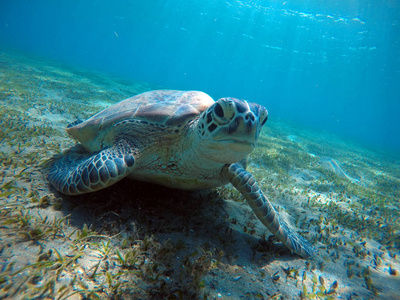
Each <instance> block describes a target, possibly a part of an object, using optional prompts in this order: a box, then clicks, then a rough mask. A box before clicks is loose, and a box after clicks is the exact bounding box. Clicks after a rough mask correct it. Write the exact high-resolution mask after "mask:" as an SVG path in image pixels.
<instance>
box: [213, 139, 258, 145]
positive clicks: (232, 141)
mask: <svg viewBox="0 0 400 300" xmlns="http://www.w3.org/2000/svg"><path fill="white" fill-rule="evenodd" d="M218 142H222V143H226V144H238V145H244V146H252V147H254V146H255V142H249V141H241V140H235V139H230V140H219V141H218Z"/></svg>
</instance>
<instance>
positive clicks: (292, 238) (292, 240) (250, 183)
mask: <svg viewBox="0 0 400 300" xmlns="http://www.w3.org/2000/svg"><path fill="white" fill-rule="evenodd" d="M222 176H224V177H226V178H227V179H228V180H229V181H230V183H232V185H233V186H234V187H235V188H236V189H237V190H238V191H239V192H240V193H241V194H242V195H243V196H244V197H245V198H246V200H247V202H248V203H249V205H250V206H251V208H252V209H253V211H254V213H255V214H256V216H257V217H258V219H260V221H261V222H262V223H263V224H264V225H265V226H266V227H267V228H268V229H269V231H271V233H272V234H274V235H275V236H276V237H277V238H278V239H279V240H280V241H281V242H282V243H283V244H285V245H286V246H287V247H288V248H289V249H290V250H291V251H292V252H294V253H296V254H298V255H300V256H301V257H304V258H307V257H311V256H313V255H315V254H316V251H315V249H314V247H313V245H311V243H310V242H309V241H307V240H306V239H305V238H303V237H302V236H300V235H298V234H297V233H296V232H295V231H293V230H292V229H291V228H290V227H289V226H288V225H287V224H286V223H285V222H284V221H283V220H281V218H280V217H279V215H278V213H277V212H276V210H275V209H274V207H273V206H272V204H271V203H270V202H269V200H268V199H267V197H265V195H264V194H263V192H262V191H261V189H260V188H259V187H258V184H257V182H256V180H255V179H254V177H253V176H252V175H251V174H250V173H249V172H247V171H246V170H245V169H243V168H242V167H241V166H240V165H239V164H231V165H226V166H225V167H224V168H223V170H222Z"/></svg>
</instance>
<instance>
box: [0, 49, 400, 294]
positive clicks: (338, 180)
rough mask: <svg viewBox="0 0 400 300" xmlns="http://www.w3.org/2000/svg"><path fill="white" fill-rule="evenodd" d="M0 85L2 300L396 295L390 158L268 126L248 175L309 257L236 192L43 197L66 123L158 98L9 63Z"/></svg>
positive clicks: (139, 189)
mask: <svg viewBox="0 0 400 300" xmlns="http://www.w3.org/2000/svg"><path fill="white" fill-rule="evenodd" d="M0 79H1V82H2V84H1V86H0V100H1V101H0V105H1V109H0V127H1V130H0V208H1V209H0V242H1V243H0V268H1V271H0V272H1V273H0V299H5V298H10V299H11V298H26V299H31V298H35V299H47V298H55V299H67V298H70V299H73V298H74V297H78V298H79V297H80V298H84V299H99V298H100V299H126V298H135V299H146V298H151V299H194V298H201V299H214V298H223V299H224V298H233V299H235V298H240V297H244V298H246V299H287V298H292V299H296V298H298V299H336V298H339V297H343V298H348V299H361V298H363V299H365V298H374V297H376V296H379V297H380V298H386V299H390V298H391V297H394V296H397V292H398V291H399V290H400V279H399V268H400V260H399V255H400V254H399V249H400V209H399V199H400V164H399V161H398V160H397V159H395V158H391V157H388V156H387V155H386V154H380V153H377V152H372V151H370V150H367V149H364V148H362V147H360V146H358V145H353V144H351V143H349V142H348V141H347V142H343V141H341V140H340V139H338V138H337V137H335V136H328V135H326V134H324V135H321V134H320V133H316V132H312V131H310V130H306V129H302V128H299V127H298V126H293V125H291V124H288V123H284V122H274V121H268V123H267V126H266V129H265V130H264V132H263V133H262V135H261V137H260V140H259V144H258V147H257V148H256V149H255V151H254V152H253V153H252V154H251V156H250V157H249V161H248V169H249V170H250V172H251V173H252V174H253V175H254V176H255V178H256V179H257V181H258V182H259V184H260V187H262V189H263V190H264V191H265V193H266V195H267V196H268V197H269V198H270V199H271V201H272V202H273V203H274V205H275V206H276V208H277V210H278V211H279V214H280V215H281V217H282V218H284V219H285V220H286V221H287V222H288V223H289V224H291V225H292V226H293V227H296V228H297V231H298V232H299V233H300V234H302V235H304V236H305V237H307V239H309V240H310V241H312V242H313V244H314V245H315V246H316V248H317V249H318V250H319V254H318V256H317V257H316V258H313V259H310V260H303V259H300V258H298V257H296V256H295V255H292V254H290V253H289V251H288V250H287V249H286V248H285V247H283V246H282V245H281V244H280V243H277V242H276V241H275V239H274V238H273V237H272V236H270V233H269V232H268V231H267V230H266V229H265V228H264V227H263V225H261V224H260V222H259V221H258V220H257V219H256V218H255V216H254V214H253V212H252V211H251V210H250V208H249V207H248V206H247V204H246V203H245V202H244V201H243V198H242V196H241V195H240V194H239V192H237V191H236V190H235V189H233V188H231V187H230V186H226V187H221V188H218V189H216V190H211V191H201V192H187V191H177V190H171V189H166V188H163V187H158V186H153V185H150V184H144V183H140V182H132V181H129V180H124V181H122V182H120V183H118V184H116V185H115V186H113V187H111V188H109V189H106V190H104V191H101V192H100V193H92V194H88V195H81V196H76V197H67V196H64V195H61V194H58V193H56V192H55V191H54V190H53V189H51V188H50V186H49V185H48V183H47V181H46V179H45V176H46V163H47V162H48V160H49V159H50V158H51V157H53V156H54V155H58V154H60V153H61V152H62V151H64V150H66V149H68V148H70V147H71V146H73V145H74V144H75V143H74V141H73V140H71V139H70V138H69V137H68V136H67V135H66V133H65V130H64V128H65V127H66V125H67V124H68V123H69V122H71V121H74V120H75V119H76V118H86V117H88V116H90V115H92V114H93V113H95V112H97V111H99V110H100V109H103V108H104V107H106V106H108V105H110V104H112V103H115V102H117V101H119V100H122V99H124V98H127V97H129V96H132V95H134V94H137V93H140V92H144V91H146V90H150V89H154V87H151V86H148V85H146V84H143V83H132V82H126V81H123V80H118V79H113V78H108V77H106V76H103V75H101V74H93V73H85V72H83V71H77V70H70V69H66V68H65V67H61V66H58V65H56V64H54V63H49V62H46V63H43V62H42V61H38V60H36V59H34V58H27V57H23V56H17V55H11V54H6V53H2V54H0Z"/></svg>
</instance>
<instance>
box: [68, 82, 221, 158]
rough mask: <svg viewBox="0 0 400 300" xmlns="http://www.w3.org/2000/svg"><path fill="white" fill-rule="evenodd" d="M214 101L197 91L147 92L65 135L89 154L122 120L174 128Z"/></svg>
mask: <svg viewBox="0 0 400 300" xmlns="http://www.w3.org/2000/svg"><path fill="white" fill-rule="evenodd" d="M213 103H214V100H213V99H212V98H211V97H210V96H208V95H207V94H205V93H203V92H198V91H173V90H156V91H149V92H145V93H142V94H139V95H136V96H134V97H131V98H128V99H126V100H123V101H121V102H119V103H117V104H114V105H112V106H110V107H108V108H106V109H104V110H102V111H101V112H99V113H97V114H95V115H94V116H93V117H91V118H89V119H87V120H86V121H84V122H82V123H79V124H76V125H73V126H70V127H68V128H67V132H68V134H70V135H71V136H72V137H74V138H75V139H77V140H78V141H79V142H81V143H82V145H83V146H84V147H85V148H86V149H87V150H89V151H98V150H100V149H101V148H102V145H101V140H102V137H104V136H105V135H107V134H108V132H110V130H111V129H112V127H113V126H114V125H115V124H117V123H119V122H121V121H124V120H142V121H147V122H149V123H153V124H154V123H155V124H160V125H164V126H177V125H179V124H183V123H185V122H187V121H189V120H191V119H194V118H196V117H197V116H199V115H200V114H201V113H202V112H203V111H204V110H206V109H207V108H208V107H209V106H211V105H212V104H213Z"/></svg>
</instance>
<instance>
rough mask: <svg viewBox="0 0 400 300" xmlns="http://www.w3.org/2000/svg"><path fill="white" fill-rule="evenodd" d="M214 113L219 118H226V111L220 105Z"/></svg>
mask: <svg viewBox="0 0 400 300" xmlns="http://www.w3.org/2000/svg"><path fill="white" fill-rule="evenodd" d="M214 112H215V114H216V115H217V117H220V118H223V117H224V110H223V109H222V107H221V105H220V104H219V103H217V104H215V108H214Z"/></svg>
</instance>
